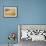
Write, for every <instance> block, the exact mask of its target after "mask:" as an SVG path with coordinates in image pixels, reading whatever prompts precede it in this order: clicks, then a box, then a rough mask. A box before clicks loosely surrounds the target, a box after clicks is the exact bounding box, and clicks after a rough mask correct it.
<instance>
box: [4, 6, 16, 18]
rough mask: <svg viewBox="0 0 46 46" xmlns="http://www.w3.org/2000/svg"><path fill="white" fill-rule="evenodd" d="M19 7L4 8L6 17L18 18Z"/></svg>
mask: <svg viewBox="0 0 46 46" xmlns="http://www.w3.org/2000/svg"><path fill="white" fill-rule="evenodd" d="M16 16H17V7H10V6H9V7H4V17H16Z"/></svg>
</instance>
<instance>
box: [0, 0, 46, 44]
mask: <svg viewBox="0 0 46 46" xmlns="http://www.w3.org/2000/svg"><path fill="white" fill-rule="evenodd" d="M5 6H16V7H17V8H18V16H17V17H16V18H4V17H3V8H4V7H5ZM18 24H46V0H0V44H7V43H8V39H7V36H8V34H9V32H18V30H17V25H18ZM16 42H17V40H16Z"/></svg>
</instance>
